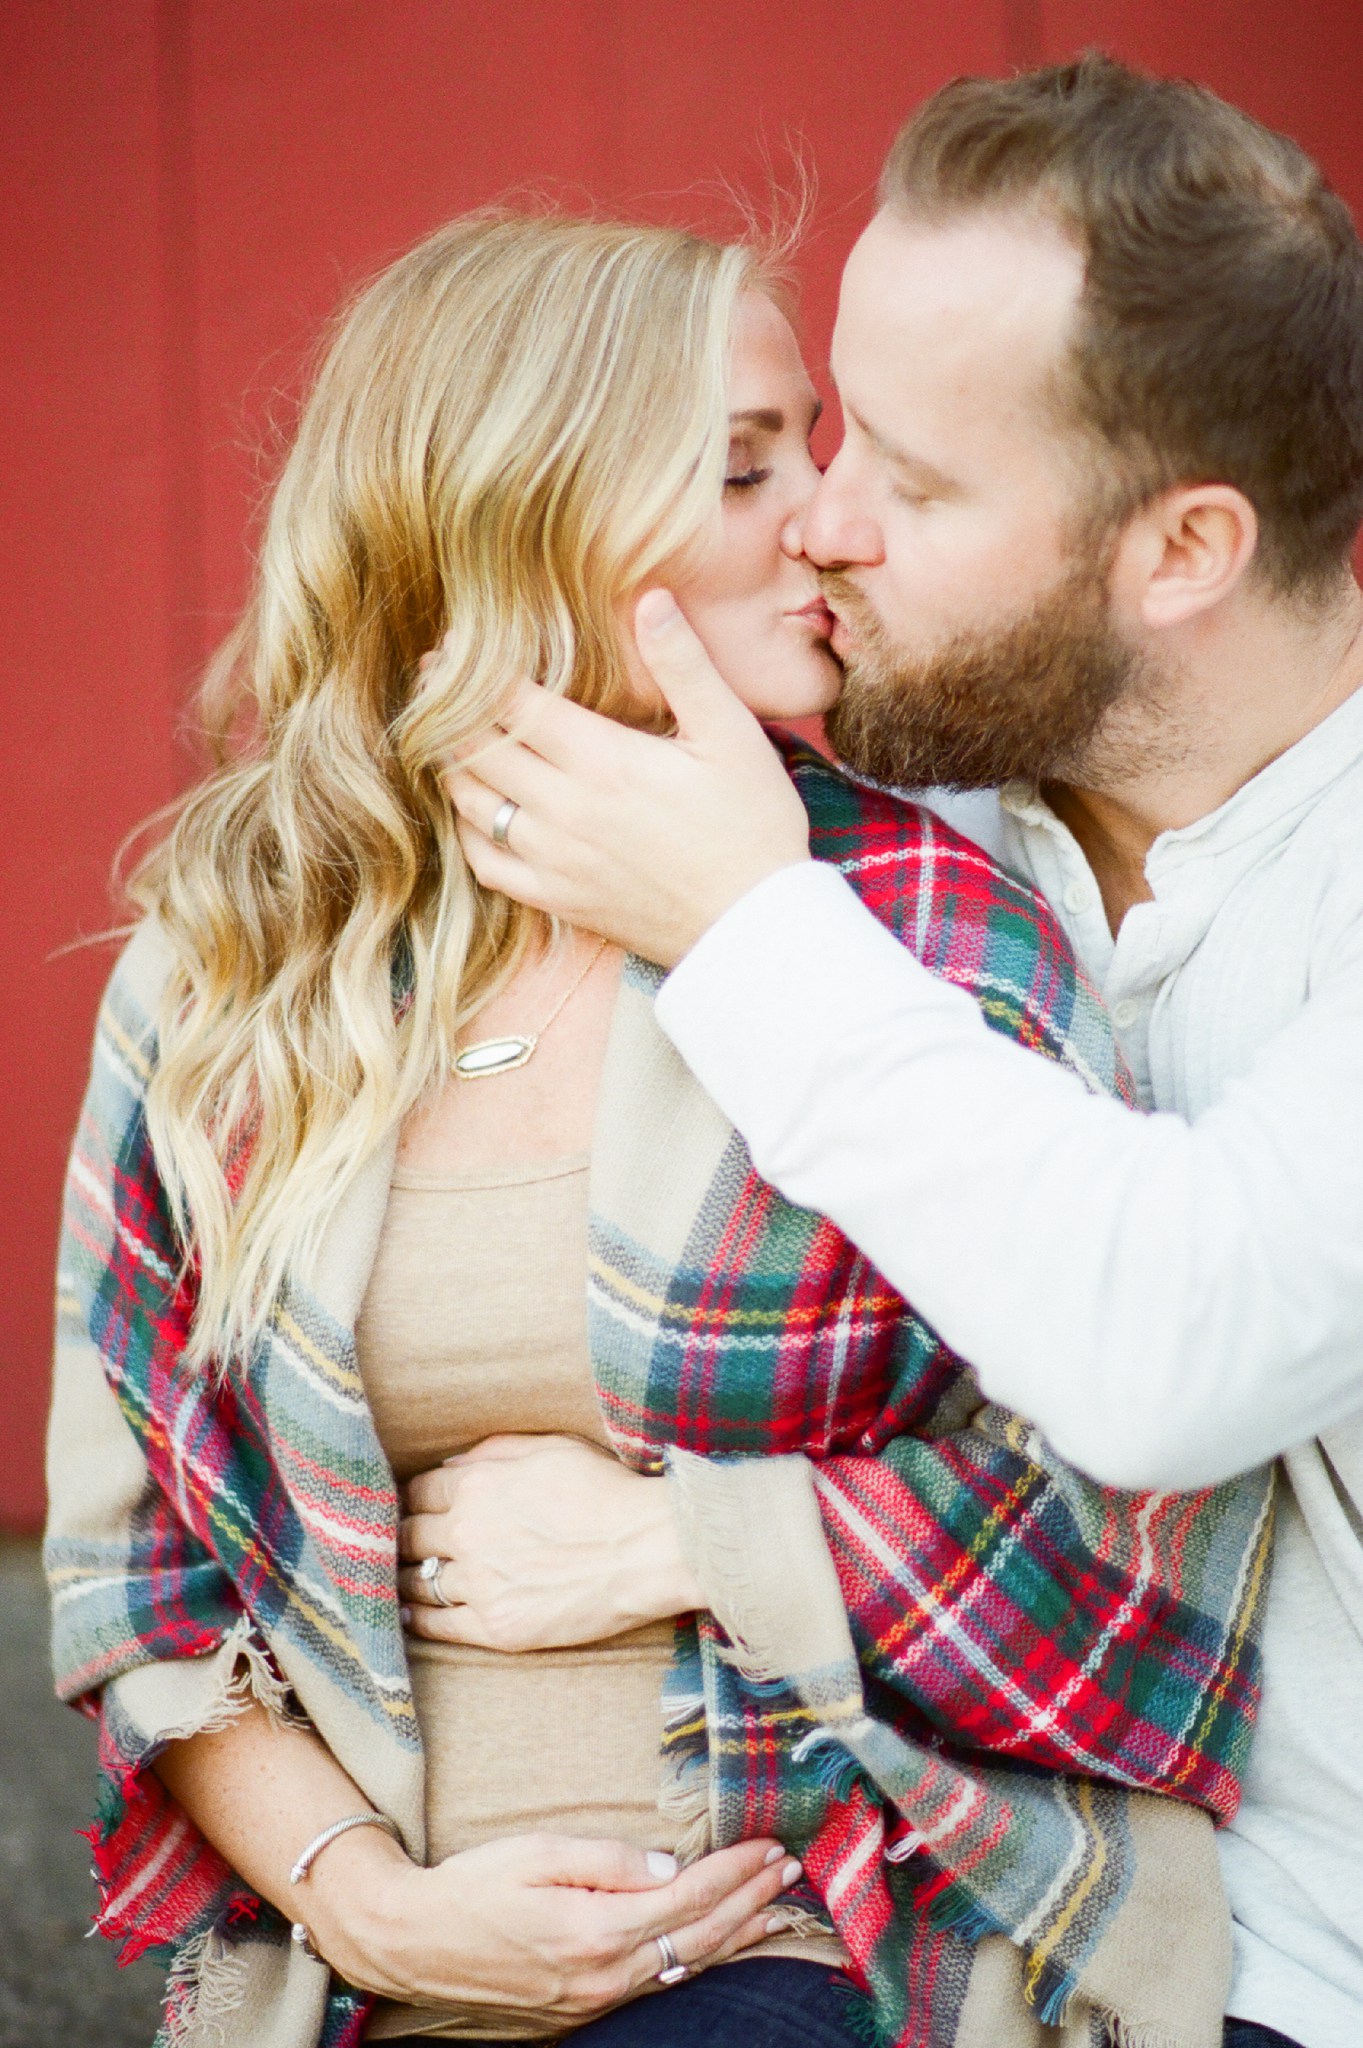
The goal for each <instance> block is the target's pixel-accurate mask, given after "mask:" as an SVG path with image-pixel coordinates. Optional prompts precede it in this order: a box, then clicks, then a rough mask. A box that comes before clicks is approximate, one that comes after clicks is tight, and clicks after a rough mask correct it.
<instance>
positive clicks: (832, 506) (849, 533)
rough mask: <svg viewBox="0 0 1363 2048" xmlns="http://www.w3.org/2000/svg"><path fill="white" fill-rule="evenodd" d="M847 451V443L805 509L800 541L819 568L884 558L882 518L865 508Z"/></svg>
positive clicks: (829, 466) (876, 560)
mask: <svg viewBox="0 0 1363 2048" xmlns="http://www.w3.org/2000/svg"><path fill="white" fill-rule="evenodd" d="M846 455H847V449H846V444H845V443H844V445H843V447H841V448H840V449H839V450H838V452H837V454H836V455H835V456H834V457H833V460H832V461H831V462H830V463H829V465H828V468H827V469H826V470H825V471H824V473H823V475H822V476H821V477H820V478H819V484H818V488H817V490H816V491H815V493H814V495H813V497H812V498H811V499H810V501H809V504H808V506H807V508H806V510H805V515H804V520H803V523H802V528H801V541H802V543H803V547H804V552H805V554H806V555H807V556H808V557H809V560H810V561H811V562H813V564H814V566H815V568H816V569H840V568H842V567H843V566H844V565H845V564H848V563H856V564H858V565H860V566H863V567H869V566H873V565H875V564H876V563H879V562H883V561H884V559H885V542H884V537H883V536H882V534H881V531H880V522H879V521H878V520H877V519H875V518H874V517H873V516H872V515H871V514H870V513H869V512H868V511H867V510H866V508H865V504H864V501H863V500H862V499H861V496H860V493H859V491H858V488H857V482H856V478H855V476H854V475H853V474H852V469H851V465H850V464H849V463H848V461H847V460H846Z"/></svg>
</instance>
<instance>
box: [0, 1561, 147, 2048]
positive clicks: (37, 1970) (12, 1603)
mask: <svg viewBox="0 0 1363 2048" xmlns="http://www.w3.org/2000/svg"><path fill="white" fill-rule="evenodd" d="M94 1754H95V1743H94V1730H93V1728H92V1726H91V1725H90V1723H89V1722H87V1721H85V1720H83V1719H82V1718H81V1716H80V1715H78V1714H75V1713H73V1712H72V1711H71V1709H70V1708H69V1707H61V1706H58V1705H57V1702H56V1701H55V1700H54V1698H53V1697H52V1687H51V1680H50V1678H49V1667H48V1657H47V1600H46V1595H45V1593H44V1590H43V1585H42V1578H41V1574H40V1571H39V1566H38V1546H37V1544H36V1542H21V1541H16V1540H14V1539H10V1538H0V2048H149V2044H150V2042H151V2040H152V2038H153V2036H154V2035H155V2033H156V2028H157V2020H158V2013H159V2007H160V1996H161V1972H160V1970H158V1969H157V1968H156V1967H155V1965H154V1964H152V1963H149V1962H145V1961H144V1962H140V1963H134V1964H133V1965H132V1967H131V1968H130V1969H127V1970H120V1969H118V1968H116V1966H115V1963H114V1951H113V1948H112V1946H111V1944H110V1943H108V1942H106V1941H104V1940H102V1939H101V1938H100V1937H99V1936H98V1935H96V1936H95V1937H94V1938H93V1939H91V1940H89V1941H86V1940H84V1939H83V1936H84V1934H85V1931H86V1928H87V1927H88V1926H89V1922H90V1913H91V1910H92V1907H93V1904H94V1897H95V1888H94V1885H93V1884H92V1882H91V1880H90V1853H89V1845H88V1844H87V1843H85V1842H83V1841H82V1840H81V1839H80V1837H79V1835H78V1834H77V1832H76V1831H77V1829H79V1828H83V1827H85V1826H86V1825H87V1823H88V1821H89V1817H90V1808H91V1803H92V1794H93V1787H94Z"/></svg>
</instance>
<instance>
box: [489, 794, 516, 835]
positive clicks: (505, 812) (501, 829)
mask: <svg viewBox="0 0 1363 2048" xmlns="http://www.w3.org/2000/svg"><path fill="white" fill-rule="evenodd" d="M519 809H520V805H519V804H513V803H512V801H511V799H510V797H508V798H507V799H506V801H505V803H500V804H498V806H497V811H496V815H495V816H494V818H493V820H492V843H493V845H494V846H505V845H506V843H507V840H508V838H509V837H510V834H511V821H512V819H513V818H514V817H515V815H516V813H517V811H518V810H519Z"/></svg>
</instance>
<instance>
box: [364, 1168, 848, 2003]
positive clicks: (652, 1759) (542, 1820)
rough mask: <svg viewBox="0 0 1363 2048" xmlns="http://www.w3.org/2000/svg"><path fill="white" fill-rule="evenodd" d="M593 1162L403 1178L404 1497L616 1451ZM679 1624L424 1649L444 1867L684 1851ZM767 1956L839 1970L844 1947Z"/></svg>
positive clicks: (823, 1943) (383, 1280)
mask: <svg viewBox="0 0 1363 2048" xmlns="http://www.w3.org/2000/svg"><path fill="white" fill-rule="evenodd" d="M587 1165H588V1162H587V1160H586V1159H585V1158H574V1159H566V1160H558V1161H552V1162H547V1163H545V1164H544V1165H539V1166H522V1167H518V1168H512V1169H509V1170H504V1171H501V1172H492V1171H488V1172H481V1173H468V1174H458V1175H454V1174H450V1175H441V1174H428V1173H421V1172H416V1171H414V1170H411V1169H407V1168H401V1167H400V1168H399V1169H398V1170H397V1171H396V1172H395V1174H394V1176H393V1185H392V1192H391V1195H390V1198H389V1204H388V1210H387V1214H386V1216H385V1219H384V1225H383V1231H382V1234H381V1236H380V1239H379V1246H378V1252H377V1256H376V1258H375V1262H374V1268H373V1272H372V1274H371V1276H370V1281H369V1286H368V1289H367V1291H366V1293H365V1298H364V1302H363V1305H362V1308H361V1311H360V1315H359V1317H358V1319H357V1322H356V1329H355V1337H356V1347H357V1351H358V1358H359V1366H360V1372H361V1375H362V1377H363V1379H364V1385H365V1392H366V1394H367V1396H368V1399H369V1404H370V1407H371V1409H372V1411H373V1415H374V1421H375V1424H376V1427H377V1429H378V1434H379V1440H380V1442H381V1443H382V1445H383V1448H384V1451H385V1453H386V1455H387V1457H388V1459H389V1462H390V1463H391V1465H392V1467H393V1470H394V1472H395V1473H396V1475H397V1477H398V1479H399V1480H406V1479H409V1478H411V1477H412V1475H413V1474H414V1473H416V1472H421V1471H425V1470H427V1469H428V1468H429V1467H431V1466H433V1465H438V1464H439V1463H440V1461H441V1459H442V1458H447V1457H449V1456H450V1455H451V1454H452V1453H453V1452H455V1451H459V1450H463V1449H465V1448H467V1446H468V1445H470V1444H473V1443H476V1442H478V1441H479V1440H480V1439H481V1438H482V1437H485V1436H490V1435H492V1434H494V1433H496V1432H502V1431H525V1432H528V1433H533V1434H536V1435H541V1434H544V1433H545V1432H549V1431H555V1432H561V1433H567V1434H571V1435H576V1436H580V1437H583V1438H585V1439H586V1441H588V1442H589V1443H595V1444H600V1445H602V1446H603V1447H606V1448H609V1439H608V1438H607V1435H606V1431H605V1428H604V1426H603V1424H602V1421H601V1416H600V1412H599V1410H598V1408H597V1403H596V1396H595V1391H594V1388H593V1385H592V1374H591V1365H590V1359H589V1355H588V1350H587V1312H586V1284H585V1268H586V1244H587ZM672 1634H673V1629H672V1623H671V1622H670V1621H665V1622H657V1623H653V1624H651V1625H649V1626H648V1627H646V1628H641V1629H635V1630H633V1631H631V1632H630V1633H629V1634H628V1635H621V1636H612V1637H610V1638H609V1639H607V1640H606V1641H604V1642H601V1643H589V1644H584V1645H582V1646H580V1647H577V1648H573V1649H567V1650H534V1651H524V1652H521V1653H519V1654H517V1655H508V1654H507V1653H505V1652H502V1651H496V1650H476V1649H468V1648H465V1647H464V1646H462V1645H460V1644H455V1643H431V1642H425V1641H423V1640H421V1639H420V1638H418V1637H411V1636H409V1637H408V1641H407V1648H408V1660H409V1664H410V1668H411V1675H412V1688H413V1693H414V1695H415V1701H416V1712H417V1720H418V1723H419V1725H420V1728H421V1734H422V1740H423V1743H424V1745H425V1751H426V1831H427V1857H428V1860H429V1861H430V1862H432V1863H435V1862H439V1861H441V1860H442V1859H443V1858H444V1857H446V1856H451V1855H453V1854H455V1853H456V1851H458V1850H462V1849H470V1848H473V1847H476V1846H477V1845H478V1844H480V1843H483V1842H488V1841H492V1840H495V1839H496V1838H497V1837H499V1836H502V1835H509V1834H524V1833H528V1832H531V1831H535V1830H542V1829H547V1830H550V1831H551V1832H554V1833H559V1834H568V1835H582V1836H586V1835H614V1836H620V1837H622V1838H624V1839H625V1840H627V1841H632V1842H638V1843H639V1844H640V1845H641V1846H642V1847H645V1848H658V1849H671V1848H672V1847H674V1846H675V1838H676V1831H675V1828H674V1827H673V1825H672V1824H671V1823H670V1822H669V1821H667V1820H665V1819H664V1817H663V1816H662V1814H661V1813H660V1812H659V1808H658V1796H659V1792H660V1789H661V1783H662V1767H661V1761H660V1756H659V1741H660V1736H661V1732H662V1712H661V1692H662V1682H663V1675H664V1672H665V1670H666V1667H667V1663H668V1660H669V1658H670V1655H671V1649H672ZM750 1953H761V1954H764V1955H765V1954H781V1953H787V1954H790V1953H798V1954H800V1955H808V1956H811V1957H813V1958H814V1959H816V1960H818V1961H820V1962H823V1961H829V1962H836V1961H837V1960H838V1955H839V1951H838V1950H837V1948H836V1945H835V1944H834V1943H832V1942H831V1941H830V1940H828V1939H827V1938H822V1939H821V1938H819V1937H815V1938H814V1939H813V1940H810V1939H798V1938H796V1937H792V1936H781V1937H778V1938H777V1939H775V1940H773V1941H770V1942H765V1943H763V1944H762V1947H761V1949H760V1950H759V1951H750ZM556 2031H562V2022H555V2021H553V2020H548V2019H546V2017H545V2016H544V2015H543V2014H537V2013H527V2012H497V2011H494V2010H493V2009H492V2008H490V2007H488V2006H476V2007H474V2006H470V2007H468V2008H463V2009H460V2010H457V2011H456V2010H447V2009H442V2010H440V2011H438V2012H433V2011H431V2010H430V2009H429V2008H422V2009H418V2008H415V2007H412V2006H402V2005H395V2004H389V2003H386V2002H385V2003H384V2004H383V2005H381V2006H380V2007H379V2009H378V2011H377V2013H376V2014H375V2016H374V2018H373V2020H371V2022H370V2026H369V2038H370V2039H383V2038H385V2037H388V2036H392V2035H396V2034H431V2035H438V2036H443V2037H445V2038H449V2037H455V2038H457V2037H459V2036H461V2035H463V2036H465V2037H467V2036H470V2035H472V2036H481V2037H483V2038H484V2039H497V2040H525V2039H531V2038H541V2039H542V2038H543V2037H544V2036H545V2035H547V2034H552V2033H554V2032H556Z"/></svg>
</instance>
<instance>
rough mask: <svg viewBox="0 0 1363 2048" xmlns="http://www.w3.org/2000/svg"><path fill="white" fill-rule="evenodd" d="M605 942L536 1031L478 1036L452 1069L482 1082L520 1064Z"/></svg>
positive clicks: (564, 1005)
mask: <svg viewBox="0 0 1363 2048" xmlns="http://www.w3.org/2000/svg"><path fill="white" fill-rule="evenodd" d="M608 943H609V942H608V941H607V940H606V939H603V940H602V941H601V943H600V945H599V946H598V947H597V949H596V951H595V952H594V953H593V954H592V957H591V959H590V960H589V961H588V962H587V964H586V966H585V967H584V968H583V970H582V972H581V974H579V975H578V977H577V980H576V981H574V982H572V983H571V984H570V985H569V987H568V988H567V989H566V990H565V992H564V993H563V994H562V995H561V996H560V997H559V999H558V1001H557V1002H556V1003H555V1004H554V1007H553V1009H552V1010H551V1011H550V1012H549V1015H548V1016H547V1017H546V1018H545V1020H544V1022H543V1023H542V1024H541V1025H540V1028H539V1030H538V1031H533V1032H530V1033H529V1034H526V1033H522V1032H510V1033H508V1035H507V1036H506V1037H505V1038H481V1039H479V1041H478V1043H477V1045H466V1046H465V1047H464V1050H463V1051H462V1052H457V1053H456V1054H455V1056H454V1071H455V1073H456V1074H458V1075H459V1077H460V1079H461V1080H464V1081H482V1080H485V1079H487V1077H488V1076H489V1075H491V1074H510V1073H512V1072H514V1070H515V1069H516V1068H517V1067H523V1066H524V1065H525V1063H526V1061H527V1060H528V1059H529V1058H530V1057H531V1056H532V1054H533V1053H534V1050H535V1047H536V1046H537V1045H538V1044H539V1042H540V1040H541V1039H542V1038H543V1036H544V1034H545V1032H546V1031H547V1030H548V1029H549V1026H550V1025H551V1024H552V1023H553V1021H554V1019H555V1018H556V1017H557V1016H558V1015H559V1013H560V1011H562V1010H564V1009H566V1008H567V1006H568V1004H569V1003H570V1002H571V1001H572V999H573V997H574V996H575V995H576V994H577V992H578V990H579V989H580V988H581V986H582V984H583V982H584V981H585V980H586V979H587V976H588V975H589V974H590V973H591V971H592V969H593V967H595V965H596V963H597V961H598V960H599V959H600V958H601V955H602V954H603V953H604V952H605V950H606V946H607V944H608Z"/></svg>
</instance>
